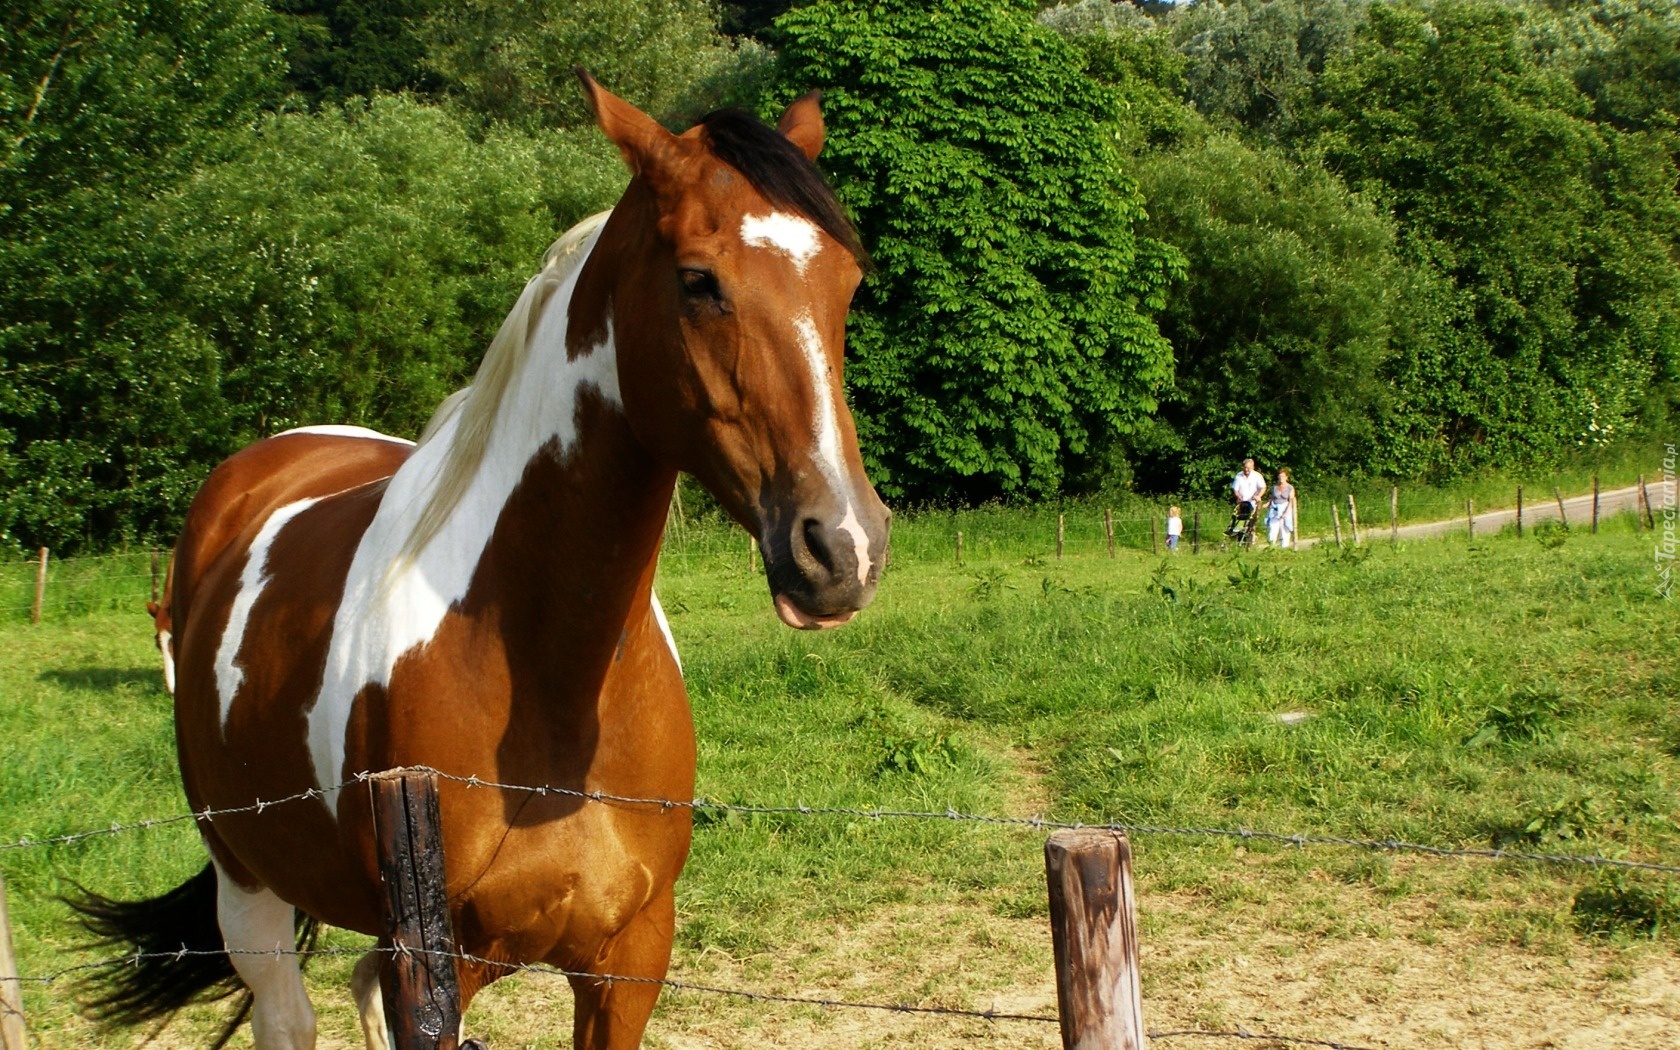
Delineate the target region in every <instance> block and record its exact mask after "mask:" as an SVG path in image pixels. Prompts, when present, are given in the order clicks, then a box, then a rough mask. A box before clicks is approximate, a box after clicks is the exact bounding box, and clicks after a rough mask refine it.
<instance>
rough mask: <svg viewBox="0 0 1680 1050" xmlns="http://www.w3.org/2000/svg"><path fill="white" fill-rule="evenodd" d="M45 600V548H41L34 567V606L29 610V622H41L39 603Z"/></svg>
mask: <svg viewBox="0 0 1680 1050" xmlns="http://www.w3.org/2000/svg"><path fill="white" fill-rule="evenodd" d="M46 600H47V548H45V547H42V548H41V560H40V563H39V564H37V565H36V567H35V604H34V605H33V606H31V607H30V609H29V622H30V623H40V622H41V603H43V602H45V601H46Z"/></svg>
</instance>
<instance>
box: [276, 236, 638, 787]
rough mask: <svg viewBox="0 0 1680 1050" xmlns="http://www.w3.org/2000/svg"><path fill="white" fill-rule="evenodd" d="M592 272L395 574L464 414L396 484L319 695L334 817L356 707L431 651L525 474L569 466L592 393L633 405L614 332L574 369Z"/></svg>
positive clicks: (545, 330)
mask: <svg viewBox="0 0 1680 1050" xmlns="http://www.w3.org/2000/svg"><path fill="white" fill-rule="evenodd" d="M599 235H600V234H599V231H598V230H597V232H596V234H595V236H596V237H599ZM592 249H593V244H591V245H590V250H592ZM582 268H583V267H582V265H581V264H580V265H579V266H578V267H577V268H576V269H574V270H573V271H572V273H571V274H570V275H569V276H568V277H567V278H566V280H565V281H564V283H563V284H561V285H560V287H559V288H557V289H555V290H554V292H553V294H552V295H550V296H549V297H548V300H547V303H546V305H545V306H544V307H543V312H542V314H541V316H540V317H539V318H538V320H537V323H536V324H535V325H534V326H533V329H532V332H531V335H530V338H531V344H530V347H529V352H528V355H527V357H526V359H525V361H524V362H523V363H522V364H521V366H520V371H519V374H518V375H516V376H515V378H514V379H513V381H512V382H511V383H510V384H509V386H508V388H507V392H506V393H505V394H504V395H503V398H504V400H503V403H502V404H501V406H500V408H499V410H498V411H497V413H496V420H495V429H494V431H493V432H492V433H491V436H490V439H489V444H488V445H487V447H486V449H485V453H484V458H483V460H482V462H481V463H480V464H479V467H478V470H477V473H475V474H474V475H473V478H472V481H471V482H470V483H469V484H468V487H467V491H466V493H465V495H464V496H463V497H462V499H461V502H460V504H459V505H458V506H457V507H456V508H455V510H454V512H453V513H451V514H450V515H449V517H448V518H447V519H446V520H445V522H444V523H443V526H442V527H441V528H440V529H439V530H438V532H437V535H435V536H434V537H432V539H431V541H430V542H429V543H427V544H426V546H425V549H423V550H422V551H421V552H420V553H419V555H418V556H416V557H414V558H413V560H412V561H411V562H409V563H408V564H407V565H406V566H404V567H402V568H400V569H398V570H396V571H392V569H391V566H393V565H394V564H396V562H397V559H398V557H399V555H400V554H401V553H402V551H403V548H404V545H405V544H406V543H407V540H408V537H409V535H410V534H411V533H412V532H413V530H414V525H415V522H416V521H417V520H418V519H419V517H420V515H421V514H422V512H423V511H424V509H425V507H426V505H427V500H428V497H429V496H430V495H431V492H432V489H433V488H434V487H435V485H436V479H437V477H438V475H439V472H440V470H441V468H442V465H443V460H444V457H445V455H446V454H447V452H448V451H449V450H450V448H452V447H453V445H454V436H455V432H456V430H457V429H458V428H459V427H460V423H461V416H462V413H461V412H459V411H456V412H454V413H452V414H451V415H450V416H449V418H447V419H445V420H443V421H442V423H441V424H439V426H438V430H437V432H436V434H434V435H433V436H432V437H431V439H430V440H428V441H427V442H426V443H425V444H423V445H420V446H419V447H417V448H416V449H415V452H414V455H413V456H410V457H409V459H408V461H407V462H406V463H404V464H403V465H402V467H401V468H400V469H398V471H397V472H396V473H395V474H394V475H392V476H391V480H390V483H389V485H388V486H387V487H386V490H385V496H384V498H383V499H382V500H381V501H380V504H379V509H378V511H376V512H375V514H374V517H373V521H372V523H371V524H369V526H368V528H367V531H366V532H365V533H363V534H362V538H361V541H360V542H359V543H358V544H357V547H356V553H355V556H354V557H353V558H352V559H351V563H350V571H349V574H348V575H347V576H346V578H345V581H344V597H343V599H342V600H341V601H340V602H339V606H338V611H337V613H336V615H335V616H334V618H333V628H332V642H331V644H330V646H329V647H328V650H327V659H326V668H325V671H324V673H323V675H322V680H321V691H320V693H319V694H318V695H317V697H316V699H315V704H314V706H313V707H311V708H310V710H309V733H308V744H309V754H310V758H311V760H312V761H313V763H314V767H315V783H316V785H317V786H319V787H320V788H322V789H323V790H325V791H326V792H327V808H328V809H329V810H331V811H332V812H334V813H336V812H337V810H338V792H337V786H338V785H339V784H341V783H343V782H344V780H345V779H346V778H347V777H348V776H351V775H353V774H354V773H355V772H359V770H346V769H345V768H344V766H345V758H346V755H345V752H346V743H345V732H346V729H347V727H348V726H349V723H350V713H351V709H352V707H353V705H354V704H355V700H356V696H357V695H358V694H359V693H361V691H362V690H363V689H364V688H366V687H367V686H369V685H379V686H388V685H390V683H391V672H392V670H393V669H394V668H395V667H396V665H397V661H398V660H400V659H401V658H402V657H403V656H404V654H406V653H409V652H411V651H414V650H416V649H418V648H420V647H421V646H424V645H425V644H426V643H427V642H429V641H431V639H432V637H433V636H434V635H435V634H436V633H437V630H438V627H439V626H440V625H441V624H442V623H443V618H444V616H445V615H446V614H447V613H448V612H449V610H450V608H451V607H452V606H453V605H455V604H456V603H457V602H459V601H461V600H462V599H463V598H465V597H466V594H467V587H468V585H469V584H471V582H472V577H473V571H474V570H475V569H476V568H477V566H478V561H479V559H480V558H481V557H482V556H483V554H484V549H485V546H486V545H487V544H488V543H489V542H490V536H491V534H492V533H493V532H494V531H495V528H496V521H497V519H498V518H500V517H501V513H502V507H503V506H504V505H505V504H506V503H507V500H508V497H509V496H510V495H512V494H513V490H514V488H515V486H517V485H518V484H519V480H520V478H521V477H523V476H524V473H525V466H526V464H528V463H529V462H530V461H531V459H532V458H533V457H535V456H536V455H537V454H538V453H539V452H541V451H542V450H543V448H544V447H545V446H547V445H548V444H549V443H550V442H553V443H554V444H555V445H557V446H558V451H559V453H560V455H561V456H562V457H564V456H566V455H567V454H569V453H570V452H571V451H572V449H573V448H574V447H575V446H576V444H577V437H578V434H577V419H576V414H577V409H578V405H579V401H580V398H581V397H582V395H583V393H584V391H585V390H591V391H594V392H595V394H596V395H597V396H599V397H600V398H602V399H603V400H605V401H606V402H607V403H609V404H611V405H613V406H615V407H622V405H623V400H622V398H621V396H620V394H619V388H618V355H617V351H616V349H615V347H614V343H613V337H612V330H611V326H610V325H609V326H608V330H607V335H606V339H605V341H604V342H603V343H602V344H601V345H600V346H597V347H596V348H595V349H594V350H593V351H591V352H590V353H587V354H583V355H580V356H579V357H577V358H575V359H568V356H567V353H566V328H567V323H566V318H567V306H568V305H569V304H570V303H571V299H572V291H573V289H574V288H575V287H576V284H577V276H578V273H579V272H580V271H581V270H582ZM528 294H530V293H529V288H528ZM515 309H518V308H517V307H516V308H515Z"/></svg>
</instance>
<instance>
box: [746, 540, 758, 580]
mask: <svg viewBox="0 0 1680 1050" xmlns="http://www.w3.org/2000/svg"><path fill="white" fill-rule="evenodd" d="M756 572H758V537H757V536H752V535H749V536H748V537H747V575H748V576H751V575H753V574H754V573H756Z"/></svg>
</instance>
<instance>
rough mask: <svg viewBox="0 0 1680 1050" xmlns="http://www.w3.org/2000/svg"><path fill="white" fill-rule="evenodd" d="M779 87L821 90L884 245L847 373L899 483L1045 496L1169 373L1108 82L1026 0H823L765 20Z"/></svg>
mask: <svg viewBox="0 0 1680 1050" xmlns="http://www.w3.org/2000/svg"><path fill="white" fill-rule="evenodd" d="M776 32H777V35H778V44H779V48H780V59H781V60H780V66H779V69H778V72H777V80H776V89H775V96H776V98H777V99H780V100H785V99H787V98H791V97H792V96H793V95H795V94H797V93H800V92H802V91H805V90H808V89H810V88H812V87H820V88H823V89H824V91H825V95H824V112H825V117H826V119H827V123H828V128H829V138H828V143H829V144H828V148H827V151H826V152H825V154H824V160H823V163H824V165H825V167H826V168H827V169H828V170H829V171H830V172H831V173H832V174H833V176H834V178H835V181H836V184H837V186H838V189H839V192H840V195H841V198H842V199H843V200H844V201H845V202H846V204H847V205H848V206H849V207H850V208H851V210H852V212H853V214H854V216H855V217H856V218H857V221H858V224H859V227H860V229H861V230H862V232H863V236H864V241H865V243H866V244H868V245H869V246H870V249H871V251H872V252H873V253H874V260H875V266H876V269H875V272H874V273H873V274H872V275H871V276H870V277H869V279H868V281H867V282H866V284H865V286H864V288H863V289H862V291H861V292H860V293H859V296H858V300H857V302H856V304H855V309H854V313H853V328H852V332H851V335H850V343H851V360H850V362H849V372H848V385H849V387H850V390H851V392H852V398H853V405H854V409H855V411H856V413H857V416H858V429H859V434H860V438H861V441H862V445H863V448H864V453H865V455H866V457H868V458H869V460H870V468H871V474H872V476H873V478H874V479H875V481H876V484H877V485H878V486H879V487H880V488H881V489H882V491H883V492H884V493H886V494H888V495H891V496H900V497H904V496H909V497H915V498H959V499H977V498H984V497H988V496H995V495H1014V494H1019V495H1042V494H1046V493H1050V492H1054V491H1056V490H1057V489H1058V488H1059V487H1060V486H1061V484H1062V480H1063V477H1064V475H1065V473H1066V471H1067V468H1068V465H1069V462H1070V460H1071V459H1072V458H1073V457H1076V456H1078V455H1080V454H1082V453H1085V452H1087V451H1088V450H1089V449H1090V448H1091V447H1092V446H1093V445H1094V444H1101V443H1104V442H1106V441H1108V440H1110V439H1112V437H1113V436H1114V435H1115V434H1117V433H1119V432H1121V431H1123V430H1125V429H1127V428H1128V427H1131V426H1134V425H1136V424H1137V422H1138V421H1139V420H1140V419H1141V418H1143V416H1144V415H1145V414H1146V413H1148V412H1149V411H1151V410H1152V409H1153V408H1154V405H1155V394H1156V392H1157V391H1158V390H1160V389H1161V387H1162V386H1163V385H1164V383H1165V381H1166V380H1167V377H1168V374H1169V369H1170V351H1169V349H1168V347H1167V345H1166V343H1165V341H1164V340H1162V339H1161V337H1160V335H1159V333H1158V332H1157V331H1156V330H1155V326H1154V323H1153V321H1152V320H1151V318H1150V316H1149V315H1150V313H1151V311H1152V310H1153V309H1155V308H1157V307H1158V305H1159V300H1160V293H1161V291H1162V290H1163V288H1164V286H1165V284H1166V282H1167V281H1168V279H1169V277H1170V275H1171V274H1172V273H1173V272H1174V270H1175V267H1176V265H1177V257H1176V255H1175V253H1173V252H1171V251H1170V250H1168V249H1166V248H1164V247H1163V246H1162V245H1159V244H1157V243H1155V242H1153V241H1149V240H1146V239H1141V238H1139V237H1137V236H1136V235H1135V233H1134V231H1133V227H1134V225H1135V224H1136V223H1137V222H1138V221H1139V220H1140V219H1141V218H1142V202H1141V199H1140V198H1139V196H1138V193H1137V190H1136V187H1135V185H1134V183H1133V182H1132V180H1131V179H1130V178H1129V177H1128V176H1127V175H1126V174H1124V172H1123V170H1122V168H1123V165H1122V163H1121V157H1120V154H1119V151H1118V149H1117V147H1116V146H1115V141H1114V131H1115V128H1116V126H1117V125H1116V120H1117V119H1118V109H1117V96H1116V95H1115V93H1114V92H1113V91H1111V90H1110V89H1108V88H1107V87H1105V86H1103V85H1102V84H1099V83H1097V82H1096V81H1094V80H1092V79H1091V78H1089V77H1087V76H1084V75H1083V73H1082V68H1083V64H1084V63H1083V59H1082V56H1081V55H1080V53H1079V52H1078V51H1077V50H1075V49H1074V48H1073V47H1072V46H1071V45H1069V44H1067V43H1066V42H1065V41H1063V40H1062V39H1061V38H1060V37H1058V36H1056V35H1055V34H1054V33H1052V32H1051V31H1049V30H1047V29H1045V28H1044V27H1041V26H1039V25H1037V24H1036V23H1035V22H1034V21H1033V18H1032V10H1031V5H1027V4H1019V3H1000V2H982V0H940V2H937V3H931V4H909V3H883V2H864V0H831V2H827V3H818V4H814V5H811V6H809V7H804V8H800V9H796V10H794V11H792V12H790V13H789V14H787V15H785V16H783V17H782V18H781V19H779V20H778V21H777V23H776Z"/></svg>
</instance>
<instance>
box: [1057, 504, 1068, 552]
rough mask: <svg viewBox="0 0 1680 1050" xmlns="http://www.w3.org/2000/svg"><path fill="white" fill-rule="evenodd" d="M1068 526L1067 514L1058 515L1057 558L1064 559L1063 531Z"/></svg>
mask: <svg viewBox="0 0 1680 1050" xmlns="http://www.w3.org/2000/svg"><path fill="white" fill-rule="evenodd" d="M1066 527H1067V515H1066V514H1058V515H1056V560H1057V561H1061V560H1062V531H1063V529H1065V528H1066Z"/></svg>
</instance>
